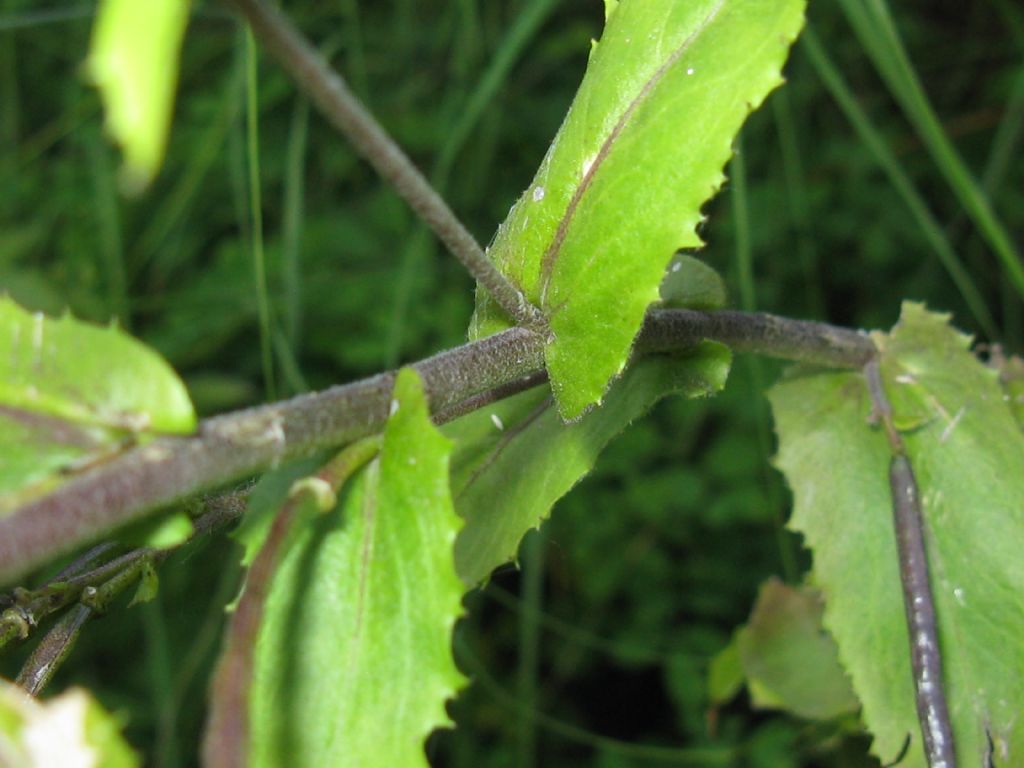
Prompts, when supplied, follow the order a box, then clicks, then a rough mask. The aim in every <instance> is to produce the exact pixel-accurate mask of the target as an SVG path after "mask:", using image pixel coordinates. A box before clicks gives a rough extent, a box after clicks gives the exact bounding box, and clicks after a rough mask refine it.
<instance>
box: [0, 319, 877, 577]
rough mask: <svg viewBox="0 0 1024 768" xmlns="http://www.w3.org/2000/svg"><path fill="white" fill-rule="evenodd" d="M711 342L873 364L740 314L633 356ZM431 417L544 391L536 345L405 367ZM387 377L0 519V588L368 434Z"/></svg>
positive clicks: (683, 325)
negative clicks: (233, 485)
mask: <svg viewBox="0 0 1024 768" xmlns="http://www.w3.org/2000/svg"><path fill="white" fill-rule="evenodd" d="M701 339H712V340H716V341H720V342H722V343H724V344H727V345H729V346H732V347H733V348H735V349H737V350H739V351H756V352H759V353H761V354H764V355H769V356H774V357H781V358H783V359H787V360H797V361H801V362H805V363H811V364H817V365H822V366H829V367H837V366H838V367H846V368H860V367H861V366H862V365H863V364H864V363H865V362H866V360H867V359H868V358H869V357H870V356H871V354H873V350H874V346H873V345H872V343H871V341H870V339H869V338H868V337H867V336H865V335H864V334H862V333H859V332H857V331H850V330H845V329H842V328H836V327H835V326H830V325H824V324H822V323H811V322H803V321H799V320H788V319H785V318H780V317H774V316H771V315H765V314H758V313H744V312H715V313H707V312H694V311H689V310H658V311H654V312H651V313H650V314H649V315H648V317H647V320H646V322H645V324H644V328H643V330H642V331H641V333H640V336H639V338H638V339H637V343H636V353H637V354H652V353H664V352H672V351H674V350H683V349H686V348H688V347H691V346H693V345H694V344H696V343H697V342H699V341H700V340H701ZM413 367H414V368H415V369H416V370H417V371H418V372H419V374H420V376H421V377H422V378H423V383H424V387H425V389H426V392H427V398H428V401H429V403H430V408H431V412H432V413H434V414H444V413H445V412H450V413H452V414H455V413H459V412H463V411H464V410H465V409H466V407H467V405H466V404H467V403H469V407H472V406H473V405H474V398H476V401H475V403H476V404H477V405H480V404H484V403H486V402H489V401H492V400H493V399H494V397H495V396H496V395H495V393H497V395H500V396H507V395H508V394H512V393H513V392H515V391H519V388H525V387H528V386H530V385H532V384H535V383H538V382H539V381H541V380H543V375H542V374H543V371H544V338H543V337H542V336H541V335H539V334H536V333H533V332H531V331H528V330H526V329H524V328H513V329H510V330H507V331H504V332H502V333H499V334H496V335H495V336H491V337H489V338H487V339H483V340H481V341H476V342H471V343H469V344H465V345H463V346H461V347H458V348H456V349H453V350H449V351H447V352H442V353H441V354H439V355H435V356H434V357H431V358H428V359H426V360H423V361H421V362H419V363H417V364H416V365H414V366H413ZM393 385H394V374H393V373H383V374H378V375H377V376H373V377H371V378H369V379H364V380H362V381H358V382H355V383H353V384H346V385H344V386H337V387H332V388H330V389H327V390H324V391H323V392H318V393H315V394H309V395H302V396H300V397H297V398H293V399H291V400H286V401H283V402H279V403H272V404H270V405H265V406H261V407H258V408H252V409H248V410H243V411H238V412H235V413H230V414H226V415H224V416H218V417H216V418H213V419H208V420H206V421H204V422H203V423H202V424H201V425H200V428H199V431H198V433H197V434H196V435H195V436H193V437H187V438H180V437H179V438H160V439H157V440H154V441H152V442H150V443H148V444H146V445H142V446H139V447H137V448H133V449H131V450H129V451H126V452H125V453H123V454H122V455H120V456H118V457H116V458H114V459H112V460H111V461H108V462H105V463H104V464H101V465H98V466H96V467H93V468H92V469H89V470H87V471H85V472H83V473H82V474H81V475H79V476H77V477H75V478H73V479H71V480H69V481H68V482H66V483H65V484H64V485H62V486H60V487H58V488H57V489H55V490H54V491H53V492H52V493H50V494H48V495H46V496H44V497H42V498H39V499H36V500H34V501H31V502H29V503H27V504H25V505H23V506H22V507H20V508H18V509H16V510H14V511H12V512H11V513H9V514H7V515H5V516H3V517H2V518H0V583H10V582H11V581H14V580H15V579H18V578H20V577H21V576H23V575H24V574H25V573H27V572H28V571H30V570H31V569H32V568H35V567H37V566H39V565H42V564H44V563H45V562H47V561H49V560H51V559H53V558H55V557H58V556H60V555H63V554H67V553H68V552H71V551H74V550H75V549H77V548H78V547H80V546H82V545H83V544H86V543H88V542H90V541H95V540H97V539H99V538H101V537H102V536H104V535H105V534H107V533H109V532H110V531H112V530H113V529H114V528H116V527H118V526H120V525H124V524H125V523H129V522H132V521H134V520H137V519H139V518H141V517H143V516H145V515H146V514H149V513H151V512H153V511H155V510H157V509H160V508H163V507H167V506H169V505H171V504H174V503H175V502H180V501H183V500H184V499H187V498H190V497H194V496H196V495H197V494H199V493H203V492H206V491H210V490H213V489H215V488H218V487H222V486H224V485H225V484H227V483H230V482H234V481H236V480H239V479H240V478H244V477H247V476H251V475H253V474H256V473H258V472H262V471H264V470H266V469H267V468H268V467H271V466H275V465H277V464H279V463H281V462H282V461H288V460H291V459H295V458H298V457H301V456H306V455H309V454H311V453H313V452H315V451H318V450H324V449H329V448H336V447H338V446H341V445H345V444H347V443H351V442H352V441H354V440H358V439H360V438H363V437H367V436H369V435H372V434H375V433H376V432H378V431H380V429H381V428H382V427H383V425H384V422H385V421H386V419H387V416H388V410H389V406H390V402H391V390H392V388H393Z"/></svg>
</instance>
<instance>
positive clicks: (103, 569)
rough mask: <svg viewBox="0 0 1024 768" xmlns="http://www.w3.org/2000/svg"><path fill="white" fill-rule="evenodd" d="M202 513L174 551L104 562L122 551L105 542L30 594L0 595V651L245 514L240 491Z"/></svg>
mask: <svg viewBox="0 0 1024 768" xmlns="http://www.w3.org/2000/svg"><path fill="white" fill-rule="evenodd" d="M202 509H203V512H202V513H201V514H200V515H199V517H197V518H196V519H195V521H194V522H193V533H192V536H190V537H189V539H188V541H187V542H184V543H182V544H180V545H178V546H177V547H169V548H167V549H162V550H154V549H151V548H148V547H142V548H139V549H135V550H132V551H130V552H125V553H123V554H121V555H119V556H117V557H114V558H113V559H105V558H107V557H108V556H109V555H111V554H113V553H114V552H116V551H118V550H120V549H122V546H121V545H119V544H116V543H113V542H105V543H103V544H99V545H97V546H95V547H93V548H91V549H90V550H89V551H88V552H86V553H85V554H83V555H82V556H80V557H78V558H76V559H75V560H74V561H73V562H72V563H70V564H69V565H67V566H66V567H64V568H63V569H61V570H60V571H59V572H58V573H57V574H56V575H55V576H53V577H52V578H50V579H48V580H47V581H46V582H45V583H44V584H42V585H41V586H39V587H37V588H35V589H31V590H30V589H23V588H18V589H16V590H14V593H13V594H12V595H11V596H7V595H4V596H0V600H3V602H4V604H5V605H7V606H8V607H7V609H6V610H5V611H4V612H3V613H2V614H0V649H2V648H3V647H4V646H5V645H6V644H7V643H8V642H10V641H11V640H13V639H15V638H19V639H22V640H24V639H25V638H27V637H28V636H29V634H31V631H32V630H33V629H34V628H35V627H37V626H38V625H39V624H40V623H42V622H43V620H44V619H46V617H48V616H51V615H53V614H54V613H56V612H57V611H60V610H61V609H63V608H66V607H67V606H69V605H71V604H72V603H74V602H75V601H82V602H88V603H90V605H91V607H93V608H96V607H97V605H98V603H99V601H104V600H106V601H107V602H109V597H111V596H112V594H111V593H112V590H113V588H114V585H122V583H123V586H128V584H130V583H131V582H132V580H133V579H131V578H129V579H128V580H127V581H125V574H126V573H129V574H132V573H134V574H136V575H137V573H138V566H139V564H140V562H141V561H143V560H145V559H147V558H148V559H149V560H151V561H152V562H153V563H159V562H160V561H161V560H163V559H164V558H166V557H168V556H169V555H170V554H171V553H173V552H176V551H178V549H179V548H180V547H183V546H185V545H187V544H190V543H192V542H194V541H196V539H198V538H200V537H201V536H205V535H208V534H210V533H212V532H214V531H217V530H219V529H221V528H223V527H224V526H226V525H228V524H229V523H231V522H234V521H235V520H237V519H238V518H239V517H241V516H242V512H243V511H244V509H245V492H244V491H236V492H233V493H226V494H223V495H221V496H216V497H212V498H209V499H206V500H204V501H203V502H202ZM86 590H92V592H91V593H90V596H86V594H85V593H86ZM118 591H119V590H118ZM44 642H45V641H44Z"/></svg>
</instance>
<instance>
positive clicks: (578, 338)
mask: <svg viewBox="0 0 1024 768" xmlns="http://www.w3.org/2000/svg"><path fill="white" fill-rule="evenodd" d="M803 8H804V3H803V2H802V0H699V1H698V2H685V3H683V2H677V1H676V0H644V1H643V2H638V1H637V0H633V1H632V2H621V3H619V4H617V5H616V6H615V10H614V13H611V14H610V18H609V20H608V24H607V26H606V28H605V32H604V35H603V37H602V40H601V42H600V43H598V44H596V45H595V46H594V49H593V51H592V54H591V57H590V62H589V64H588V67H587V73H586V76H585V77H584V80H583V83H582V84H581V86H580V89H579V91H578V92H577V95H576V98H575V100H574V101H573V104H572V107H571V109H570V111H569V114H568V115H567V117H566V119H565V122H564V123H563V124H562V127H561V129H560V130H559V132H558V135H557V136H556V138H555V140H554V142H553V144H552V145H551V148H550V149H549V150H548V153H547V155H546V156H545V158H544V160H543V162H542V163H541V166H540V169H539V170H538V172H537V175H536V177H535V178H534V180H533V183H532V184H531V185H530V187H529V189H527V190H526V192H524V193H523V196H522V197H521V198H520V200H519V201H518V202H517V203H516V205H515V206H514V207H513V208H512V210H511V212H510V213H509V216H508V218H507V219H506V220H505V222H504V223H503V224H502V225H501V227H500V228H499V230H498V233H497V236H496V239H495V241H494V244H493V246H492V248H491V249H490V256H491V258H492V259H493V260H494V262H495V264H497V266H498V267H499V268H500V269H501V271H502V272H503V273H504V274H505V275H506V276H508V277H509V278H510V279H511V280H512V281H513V282H514V283H515V284H516V285H518V286H519V287H520V288H521V289H522V291H523V292H524V293H525V295H526V297H527V298H528V299H529V300H530V301H532V302H534V303H535V304H536V305H537V306H539V307H540V308H541V309H542V311H543V313H544V315H545V316H546V317H547V318H548V321H549V324H550V329H551V339H550V341H549V343H548V345H547V348H546V353H545V354H546V363H547V368H548V371H549V373H550V375H551V382H552V389H553V391H554V393H555V397H556V400H557V404H558V410H559V413H560V415H561V416H562V418H563V419H565V420H570V421H571V420H573V419H576V418H578V417H579V416H580V415H581V414H582V413H583V412H584V411H585V410H586V409H587V408H589V407H590V406H592V405H593V404H595V403H599V402H600V401H601V399H602V397H603V396H604V394H605V391H606V389H607V387H608V384H609V382H610V381H611V379H613V378H614V377H615V376H617V375H619V374H620V373H621V372H622V370H623V366H624V365H625V362H626V359H627V357H628V356H629V351H630V348H631V346H632V343H633V339H634V337H635V336H636V334H637V332H638V331H639V329H640V325H641V322H642V320H643V316H644V313H645V311H646V310H647V308H648V307H649V306H650V304H651V303H653V302H654V301H656V300H657V299H658V286H659V283H660V281H661V278H662V275H663V274H664V272H665V268H666V266H667V265H668V263H669V261H670V259H671V258H672V255H673V253H675V251H676V250H677V249H679V248H696V247H699V246H700V245H701V240H700V238H699V237H698V235H697V233H696V227H697V225H698V224H699V223H700V221H701V210H700V209H701V206H702V205H703V204H704V203H705V202H706V201H707V200H708V199H709V198H710V197H711V196H712V195H713V194H714V193H715V191H717V189H718V188H719V187H720V186H721V184H722V182H723V180H724V176H723V174H722V168H723V167H724V165H725V163H726V162H727V161H728V159H729V157H730V155H731V154H732V141H733V138H734V136H735V135H736V133H737V131H738V130H739V128H740V125H741V124H742V122H743V120H744V119H745V118H746V116H747V114H749V113H750V111H751V110H753V109H754V108H756V107H757V106H758V105H759V104H760V103H761V102H762V101H763V99H764V98H765V96H766V95H767V94H768V93H769V92H770V91H771V90H772V89H773V88H775V87H776V86H778V85H779V84H780V83H781V82H782V77H781V74H780V71H781V67H782V64H783V62H784V61H785V58H786V55H787V52H788V49H789V46H790V44H791V42H792V41H793V40H794V39H795V37H796V35H797V33H798V32H799V30H800V27H801V25H802V23H803ZM654 179H657V183H653V181H652V180H654ZM508 325H509V320H508V318H507V317H506V316H504V315H503V314H502V312H501V310H500V309H499V308H498V307H497V306H496V305H495V304H494V303H493V302H492V301H491V299H490V298H489V297H488V296H487V295H486V293H485V292H483V291H482V290H479V291H478V294H477V310H476V314H475V316H474V320H473V323H472V326H471V331H470V333H471V336H473V337H475V338H479V337H482V336H486V335H489V334H491V333H494V332H496V331H498V330H500V329H502V328H505V327H507V326H508Z"/></svg>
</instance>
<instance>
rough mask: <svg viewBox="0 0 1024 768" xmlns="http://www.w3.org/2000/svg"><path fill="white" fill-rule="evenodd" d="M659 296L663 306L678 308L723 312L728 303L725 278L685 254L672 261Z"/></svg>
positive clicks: (662, 282)
mask: <svg viewBox="0 0 1024 768" xmlns="http://www.w3.org/2000/svg"><path fill="white" fill-rule="evenodd" d="M658 293H659V294H660V295H661V301H662V305H663V306H665V307H670V308H676V309H701V310H712V309H721V308H722V307H724V306H725V301H726V291H725V281H724V280H722V276H721V275H719V274H718V272H716V271H715V270H714V269H712V268H711V267H709V266H708V265H707V264H705V263H704V262H703V261H701V260H700V259H696V258H694V257H693V256H690V255H689V254H686V253H677V254H676V255H675V256H674V257H673V258H672V261H671V262H670V263H669V266H668V270H667V271H666V272H665V276H664V277H663V278H662V279H661V287H660V288H659V289H658Z"/></svg>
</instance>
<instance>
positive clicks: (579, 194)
mask: <svg viewBox="0 0 1024 768" xmlns="http://www.w3.org/2000/svg"><path fill="white" fill-rule="evenodd" d="M724 5H725V0H718V3H716V4H715V6H714V7H713V8H712V9H711V10H710V11H709V12H708V14H707V16H705V17H704V19H703V21H701V23H700V24H699V25H698V26H697V28H696V29H695V30H694V31H693V32H691V33H690V35H689V36H688V37H687V38H686V39H685V40H684V41H683V42H682V43H680V44H679V46H678V47H677V48H676V49H675V50H674V51H673V52H672V54H671V55H670V56H669V57H668V59H667V60H666V61H665V63H664V64H662V65H661V66H660V67H659V68H658V69H657V71H655V73H654V74H653V75H651V76H650V77H649V78H648V79H647V81H646V82H645V83H644V84H643V87H642V88H641V89H640V91H639V93H637V95H636V96H634V97H633V100H632V101H631V102H630V103H629V106H627V107H626V109H625V110H624V111H623V113H622V115H621V116H620V117H619V119H618V121H616V123H615V126H614V127H613V128H612V130H611V131H610V132H609V134H608V137H607V138H606V139H605V140H604V142H602V144H601V148H600V149H599V150H598V152H597V154H596V155H595V156H594V161H593V162H592V163H591V164H590V167H589V168H587V170H586V173H584V175H583V179H582V180H581V181H580V183H579V186H577V187H576V191H575V192H574V193H573V196H572V198H571V199H570V200H569V204H568V205H567V206H566V209H565V213H564V214H562V218H561V219H560V220H559V222H558V229H556V230H555V235H554V237H553V238H552V240H551V243H550V245H548V248H547V250H546V251H545V252H544V256H543V257H542V259H541V271H540V305H541V307H542V308H545V309H546V308H547V292H548V285H549V284H550V282H551V276H552V274H553V273H554V269H555V264H556V262H557V261H558V257H559V256H560V255H561V250H562V244H563V243H564V241H565V238H566V236H567V235H568V232H569V227H570V226H571V224H572V219H573V216H574V214H575V213H576V208H577V207H578V206H579V204H580V201H581V200H582V199H583V196H584V195H585V194H586V193H587V190H588V189H589V188H590V185H591V183H592V182H593V179H594V176H596V175H597V172H598V171H599V170H600V168H601V166H602V165H603V164H604V161H605V160H606V159H607V157H608V155H609V154H610V153H611V150H612V147H613V145H614V143H615V141H616V139H618V137H619V135H620V134H621V133H622V131H623V130H625V128H626V126H627V124H628V123H629V120H630V118H631V117H632V116H633V113H634V112H636V110H637V109H638V108H639V107H640V105H641V104H643V103H644V101H646V99H647V97H648V96H649V95H650V94H651V92H652V91H653V90H654V89H655V88H656V87H657V86H658V84H659V83H660V82H661V80H662V79H663V78H664V76H665V75H666V74H667V73H668V71H669V70H670V69H672V67H674V66H675V65H676V64H678V63H679V60H680V59H681V58H682V57H683V54H684V53H686V51H687V50H688V49H689V48H690V47H691V46H692V45H693V43H694V42H695V41H696V40H697V38H698V37H700V35H701V34H702V33H703V32H704V30H706V29H707V28H708V26H710V25H711V23H712V22H713V21H714V20H715V18H716V17H717V16H718V14H719V12H720V11H721V10H722V6H724ZM549 316H550V315H549Z"/></svg>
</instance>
